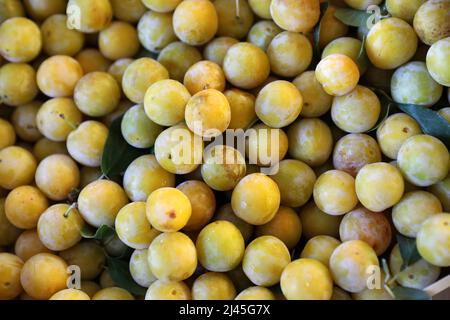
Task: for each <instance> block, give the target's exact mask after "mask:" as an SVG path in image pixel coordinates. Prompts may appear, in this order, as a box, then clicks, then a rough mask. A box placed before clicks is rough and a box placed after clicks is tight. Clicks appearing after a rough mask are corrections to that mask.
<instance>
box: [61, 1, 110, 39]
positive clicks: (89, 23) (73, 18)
mask: <svg viewBox="0 0 450 320" xmlns="http://www.w3.org/2000/svg"><path fill="white" fill-rule="evenodd" d="M66 11H67V18H68V22H67V23H68V26H69V28H72V29H76V30H79V31H81V32H83V33H95V32H98V31H101V30H103V29H105V28H106V27H107V26H108V25H109V24H110V23H111V20H112V18H113V11H112V7H111V3H110V2H109V0H98V1H90V0H69V3H68V4H67V10H66Z"/></svg>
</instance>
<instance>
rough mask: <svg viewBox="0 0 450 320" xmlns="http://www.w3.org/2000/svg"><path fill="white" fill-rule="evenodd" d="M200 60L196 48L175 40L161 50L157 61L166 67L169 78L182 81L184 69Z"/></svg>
mask: <svg viewBox="0 0 450 320" xmlns="http://www.w3.org/2000/svg"><path fill="white" fill-rule="evenodd" d="M200 60H202V55H201V53H200V51H198V49H197V48H195V47H193V46H189V45H187V44H185V43H183V42H180V41H177V42H172V43H171V44H169V45H167V46H166V47H165V48H164V49H163V50H161V52H160V54H159V56H158V62H159V63H161V64H162V65H163V66H164V67H165V68H167V70H168V72H169V74H170V78H171V79H174V80H177V81H183V79H184V75H185V73H186V71H187V70H188V69H189V68H190V67H191V66H192V65H194V64H195V63H196V62H199V61H200Z"/></svg>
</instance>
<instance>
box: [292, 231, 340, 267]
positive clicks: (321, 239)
mask: <svg viewBox="0 0 450 320" xmlns="http://www.w3.org/2000/svg"><path fill="white" fill-rule="evenodd" d="M340 244H341V242H340V241H339V240H337V239H335V238H333V237H330V236H315V237H314V238H311V239H309V240H308V242H307V243H306V244H305V247H304V248H303V251H302V253H301V254H300V257H301V258H309V259H316V260H318V261H320V262H322V263H323V264H324V265H325V266H328V265H329V264H330V257H331V255H332V253H333V251H334V249H336V248H337V247H338V246H339V245H340Z"/></svg>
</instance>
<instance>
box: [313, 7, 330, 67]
mask: <svg viewBox="0 0 450 320" xmlns="http://www.w3.org/2000/svg"><path fill="white" fill-rule="evenodd" d="M327 9H328V2H322V3H321V4H320V18H319V23H317V25H316V27H315V28H314V32H313V38H314V61H316V62H318V61H320V46H319V41H320V29H321V27H322V18H323V15H324V14H325V12H326V11H327Z"/></svg>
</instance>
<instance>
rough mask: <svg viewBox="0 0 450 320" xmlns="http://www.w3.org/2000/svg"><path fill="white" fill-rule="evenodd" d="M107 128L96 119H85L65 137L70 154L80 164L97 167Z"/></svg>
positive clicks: (106, 135)
mask: <svg viewBox="0 0 450 320" xmlns="http://www.w3.org/2000/svg"><path fill="white" fill-rule="evenodd" d="M107 137H108V128H107V127H106V126H105V125H104V124H102V123H101V122H98V121H92V120H90V121H85V122H83V123H82V124H80V126H79V127H78V128H77V129H76V130H74V131H72V132H71V133H70V134H69V136H68V137H67V144H66V145H67V150H68V151H69V154H70V156H71V157H72V158H73V159H75V160H76V161H77V162H79V163H80V164H82V165H85V166H88V167H99V166H100V163H101V156H102V154H103V148H104V147H105V143H106V139H107Z"/></svg>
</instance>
